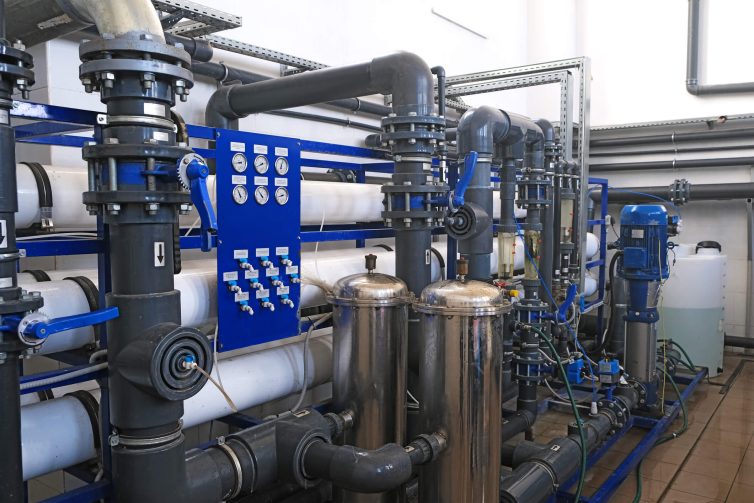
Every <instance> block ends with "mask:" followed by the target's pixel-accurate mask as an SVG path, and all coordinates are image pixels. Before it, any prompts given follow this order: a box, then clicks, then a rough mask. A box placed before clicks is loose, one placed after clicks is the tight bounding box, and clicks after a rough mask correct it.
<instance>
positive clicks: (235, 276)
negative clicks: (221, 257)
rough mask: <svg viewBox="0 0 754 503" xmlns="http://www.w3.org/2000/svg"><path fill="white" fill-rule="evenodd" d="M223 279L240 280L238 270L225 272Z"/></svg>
mask: <svg viewBox="0 0 754 503" xmlns="http://www.w3.org/2000/svg"><path fill="white" fill-rule="evenodd" d="M223 281H238V271H233V272H224V273H223Z"/></svg>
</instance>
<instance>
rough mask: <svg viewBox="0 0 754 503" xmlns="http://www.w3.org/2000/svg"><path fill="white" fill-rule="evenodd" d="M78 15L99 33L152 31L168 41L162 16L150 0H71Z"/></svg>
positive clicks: (152, 33) (117, 35) (118, 34)
mask: <svg viewBox="0 0 754 503" xmlns="http://www.w3.org/2000/svg"><path fill="white" fill-rule="evenodd" d="M67 5H68V6H70V7H71V8H72V9H73V10H74V11H75V12H74V13H75V14H76V15H78V17H80V18H82V19H84V20H85V21H89V22H91V23H94V24H95V25H97V31H99V33H100V35H104V34H105V33H109V34H110V35H113V36H116V37H120V36H122V35H125V34H126V33H149V34H151V35H152V36H154V38H155V39H158V40H161V41H162V42H164V41H165V35H164V33H163V31H162V25H161V24H160V18H159V16H158V15H157V11H156V10H155V8H154V5H153V4H152V2H151V1H150V0H129V1H128V2H123V1H121V0H68V2H67Z"/></svg>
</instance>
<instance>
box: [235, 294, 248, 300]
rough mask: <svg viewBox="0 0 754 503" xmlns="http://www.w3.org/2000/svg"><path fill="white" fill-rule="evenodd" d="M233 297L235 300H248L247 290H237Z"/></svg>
mask: <svg viewBox="0 0 754 503" xmlns="http://www.w3.org/2000/svg"><path fill="white" fill-rule="evenodd" d="M235 297H236V302H241V301H242V300H249V292H237V293H236V295H235Z"/></svg>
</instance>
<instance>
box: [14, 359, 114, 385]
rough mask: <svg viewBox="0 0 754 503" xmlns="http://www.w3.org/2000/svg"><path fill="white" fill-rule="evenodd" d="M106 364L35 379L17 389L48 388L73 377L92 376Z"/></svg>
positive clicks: (104, 367)
mask: <svg viewBox="0 0 754 503" xmlns="http://www.w3.org/2000/svg"><path fill="white" fill-rule="evenodd" d="M106 368H107V363H106V362H105V363H98V364H97V365H92V366H91V367H86V368H83V369H78V370H73V371H71V372H65V373H63V374H58V375H56V376H52V377H48V378H46V379H37V380H34V381H26V382H24V383H21V386H19V389H20V390H21V391H25V390H27V389H31V388H37V387H40V386H50V385H51V384H57V383H59V382H63V381H67V380H68V379H73V378H75V377H81V376H85V375H89V374H93V373H95V372H98V371H100V370H103V369H106Z"/></svg>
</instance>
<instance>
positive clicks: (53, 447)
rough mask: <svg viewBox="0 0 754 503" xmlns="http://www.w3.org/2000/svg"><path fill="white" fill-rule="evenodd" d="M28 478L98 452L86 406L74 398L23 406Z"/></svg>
mask: <svg viewBox="0 0 754 503" xmlns="http://www.w3.org/2000/svg"><path fill="white" fill-rule="evenodd" d="M21 451H22V459H23V472H24V480H29V479H32V478H34V477H39V476H40V475H44V474H45V473H50V472H53V471H56V470H62V469H63V468H67V467H69V466H72V465H75V464H78V463H82V462H84V461H86V460H88V459H92V458H94V457H95V456H96V455H97V451H96V450H95V449H94V433H93V431H92V423H91V421H90V420H89V415H88V414H87V412H86V410H85V409H84V406H83V405H82V404H81V402H79V401H78V399H76V398H73V397H62V398H56V399H55V400H46V401H44V402H39V403H35V404H33V405H27V406H25V407H21Z"/></svg>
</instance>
